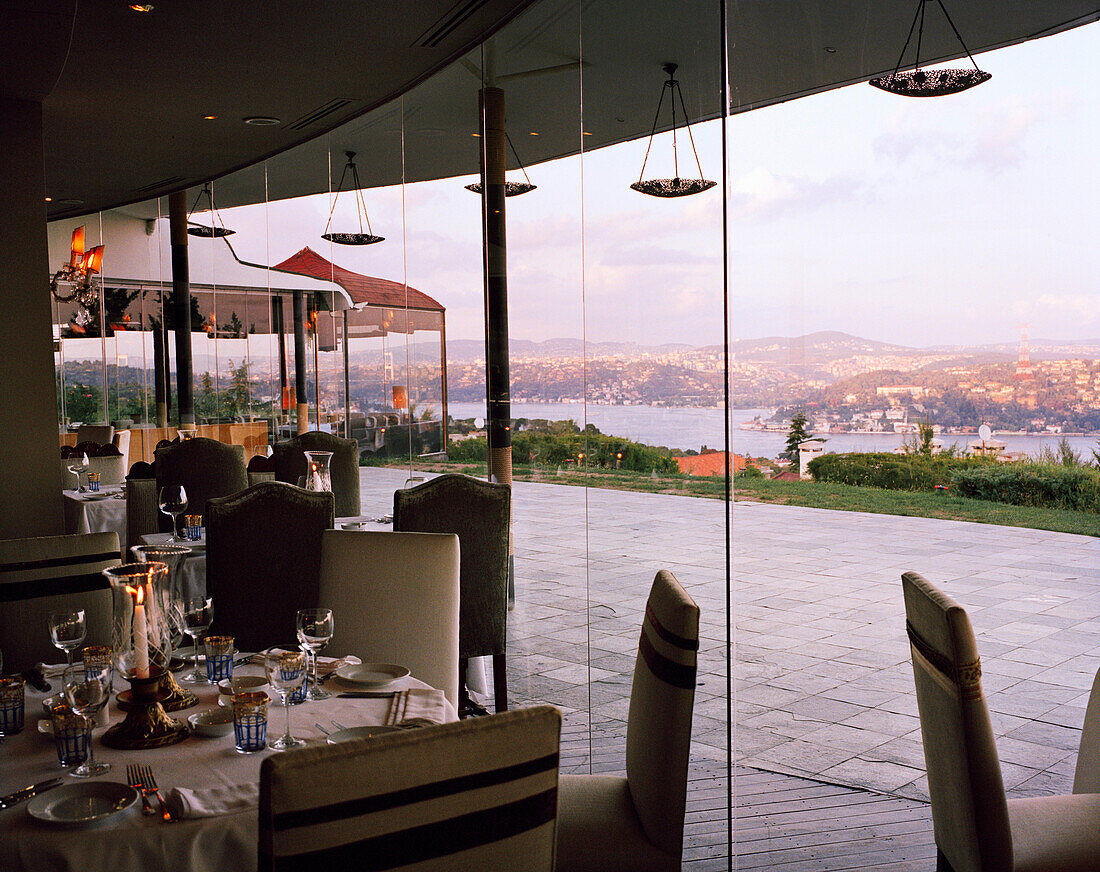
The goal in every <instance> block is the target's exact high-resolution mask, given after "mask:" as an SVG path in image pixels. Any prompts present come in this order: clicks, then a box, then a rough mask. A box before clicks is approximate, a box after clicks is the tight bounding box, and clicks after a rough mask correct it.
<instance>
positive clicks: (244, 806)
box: [164, 782, 260, 818]
mask: <svg viewBox="0 0 1100 872" xmlns="http://www.w3.org/2000/svg"><path fill="white" fill-rule="evenodd" d="M164 794H165V795H164V801H165V802H166V803H168V808H169V810H170V811H171V812H172V814H173V815H175V816H176V817H178V818H204V817H215V816H217V815H222V814H233V813H234V812H238V811H246V810H248V809H250V808H256V807H257V806H258V805H259V804H260V785H259V784H258V783H255V782H253V783H252V784H234V785H229V786H223V787H204V788H202V789H201V790H188V789H187V788H186V787H173V788H170V789H169V790H166V791H164Z"/></svg>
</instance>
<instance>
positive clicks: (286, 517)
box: [191, 439, 356, 651]
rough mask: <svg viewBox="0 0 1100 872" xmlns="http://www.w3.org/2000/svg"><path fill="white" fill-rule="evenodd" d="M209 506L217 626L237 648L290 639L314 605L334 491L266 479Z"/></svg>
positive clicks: (209, 568)
mask: <svg viewBox="0 0 1100 872" xmlns="http://www.w3.org/2000/svg"><path fill="white" fill-rule="evenodd" d="M191 441H192V442H194V441H195V440H193V439H192V440H191ZM206 506H207V511H206V592H207V594H208V595H209V596H211V597H212V598H213V600H214V630H213V631H214V632H217V633H222V634H225V635H228V636H233V637H235V638H236V645H237V650H238V651H262V650H263V649H264V648H268V647H270V646H271V645H279V644H285V643H287V642H292V641H293V640H294V639H295V638H297V626H296V618H297V613H298V610H299V609H309V608H316V606H317V592H318V587H319V583H320V575H321V534H322V533H323V532H324V531H325V530H327V529H329V528H330V527H332V525H333V521H334V520H335V516H334V514H333V499H332V494H329V493H314V492H312V491H306V490H302V489H301V488H297V487H293V486H292V485H288V484H283V483H282V482H276V481H265V482H261V483H260V484H254V485H252V487H250V488H248V489H247V490H244V491H242V492H241V493H237V494H233V495H232V496H228V497H215V498H214V499H212V500H210V501H208V502H207V504H206ZM346 617H347V618H348V619H349V620H356V617H355V616H353V615H348V616H346ZM280 640H281V641H280Z"/></svg>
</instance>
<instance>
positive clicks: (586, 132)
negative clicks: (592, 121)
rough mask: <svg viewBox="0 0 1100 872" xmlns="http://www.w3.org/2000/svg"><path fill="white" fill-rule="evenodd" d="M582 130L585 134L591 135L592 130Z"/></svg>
mask: <svg viewBox="0 0 1100 872" xmlns="http://www.w3.org/2000/svg"><path fill="white" fill-rule="evenodd" d="M583 132H584V135H585V136H591V135H592V132H591V131H590V130H585V131H583Z"/></svg>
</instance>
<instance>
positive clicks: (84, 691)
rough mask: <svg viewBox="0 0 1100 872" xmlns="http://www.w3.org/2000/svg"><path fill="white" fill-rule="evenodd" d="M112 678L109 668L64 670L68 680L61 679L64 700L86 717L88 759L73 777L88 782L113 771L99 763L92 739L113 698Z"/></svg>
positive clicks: (77, 768) (72, 773)
mask: <svg viewBox="0 0 1100 872" xmlns="http://www.w3.org/2000/svg"><path fill="white" fill-rule="evenodd" d="M110 676H111V670H110V669H109V668H108V667H106V666H104V667H99V668H88V667H87V666H70V667H69V668H68V669H66V670H65V676H64V678H63V679H62V685H63V686H64V688H65V699H66V700H67V701H68V703H69V706H70V707H71V708H72V710H73V711H74V712H76V713H77V714H78V715H83V716H84V718H85V720H86V722H87V725H88V740H87V742H86V744H87V748H88V759H87V760H85V761H84V762H83V763H81V764H80V765H79V766H77V767H76V769H74V770H73V771H72V772H70V773H69V774H70V775H75V776H77V777H79V778H89V777H91V776H93V775H102V774H103V773H104V772H108V771H110V769H111V764H110V763H99V762H96V760H95V752H94V750H93V749H94V746H93V744H92V737H91V731H92V727H93V726H94V725H95V719H96V716H97V715H98V714H99V711H100V709H102V708H103V706H105V705H106V704H107V700H108V698H109V697H110V696H111V677H110ZM59 756H60V754H59Z"/></svg>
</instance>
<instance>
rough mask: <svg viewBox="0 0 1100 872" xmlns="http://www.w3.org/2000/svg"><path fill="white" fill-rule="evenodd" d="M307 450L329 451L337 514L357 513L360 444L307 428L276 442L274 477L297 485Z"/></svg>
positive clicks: (303, 472) (304, 470)
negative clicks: (305, 431)
mask: <svg viewBox="0 0 1100 872" xmlns="http://www.w3.org/2000/svg"><path fill="white" fill-rule="evenodd" d="M307 451H331V452H332V460H330V461H329V471H330V473H331V476H332V493H333V495H334V496H335V497H336V517H338V518H352V517H356V516H357V515H358V514H359V511H360V509H359V506H360V503H359V443H358V442H356V441H355V440H354V439H341V438H340V437H339V436H334V435H332V434H331V433H324V432H322V431H320V430H310V431H309V432H308V433H302V434H300V435H298V436H295V437H294V438H293V439H288V440H287V441H285V442H277V443H276V444H275V479H276V480H277V481H285V482H287V483H288V484H297V483H298V479H299V478H300V477H301V476H303V475H305V474H306V455H305V452H307Z"/></svg>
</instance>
